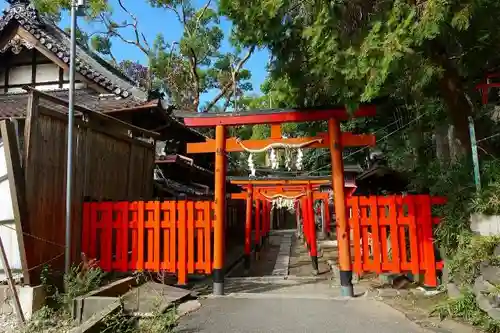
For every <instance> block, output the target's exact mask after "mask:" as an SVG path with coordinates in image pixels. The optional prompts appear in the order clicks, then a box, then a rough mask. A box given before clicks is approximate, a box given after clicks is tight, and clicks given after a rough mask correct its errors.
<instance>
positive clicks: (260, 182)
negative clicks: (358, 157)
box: [229, 175, 356, 271]
mask: <svg viewBox="0 0 500 333" xmlns="http://www.w3.org/2000/svg"><path fill="white" fill-rule="evenodd" d="M229 181H230V183H231V184H233V185H238V186H240V187H241V188H243V189H244V190H245V192H243V193H233V194H231V198H232V199H240V200H247V207H249V208H248V209H247V215H246V222H245V230H246V232H245V261H244V262H245V268H246V269H247V270H248V269H249V268H250V257H251V234H252V215H253V217H254V221H255V223H254V226H255V228H256V229H255V231H256V232H255V234H256V235H255V239H254V242H255V253H256V258H258V257H259V255H258V253H259V251H260V250H261V247H262V239H263V238H265V236H266V232H269V231H270V230H271V226H267V228H268V229H269V230H267V229H266V228H265V226H264V225H262V227H263V228H264V229H263V230H262V231H261V230H259V228H260V227H261V224H260V220H261V216H260V215H261V213H262V214H264V216H263V217H262V220H263V221H265V219H266V218H267V216H266V214H269V213H268V211H267V207H266V206H265V204H263V205H260V204H259V201H261V202H263V203H266V202H267V201H269V200H270V199H273V196H276V197H280V196H285V197H288V198H295V199H296V200H297V202H300V206H299V205H297V206H296V211H295V212H296V214H297V229H298V228H299V227H300V225H299V217H300V215H302V220H303V221H304V223H303V227H304V228H303V230H304V236H305V241H306V242H305V243H306V244H305V245H306V246H307V248H308V250H309V254H310V256H311V262H312V266H313V269H314V271H318V260H317V258H318V257H317V246H316V228H315V225H314V210H313V209H314V207H313V203H314V202H316V201H318V200H320V201H323V203H324V204H325V205H324V209H325V210H324V212H323V218H324V221H323V230H322V232H323V233H324V234H326V233H329V232H330V217H331V215H330V211H329V210H330V209H329V205H328V199H329V193H327V192H321V190H320V187H321V186H322V185H330V184H331V175H328V176H305V177H304V176H298V177H296V178H294V179H289V178H288V177H283V178H279V177H277V178H272V179H269V178H268V179H258V178H257V179H256V178H250V177H229ZM309 185H310V187H311V188H310V191H312V199H311V198H309V197H308V196H307V193H308V192H307V191H308V186H309ZM355 190H356V185H355V183H354V181H348V180H346V181H345V186H344V191H345V193H346V195H347V196H351V195H352V194H353V193H354V191H355ZM306 199H307V200H310V202H309V201H307V200H306ZM253 202H255V213H254V214H252V211H251V207H252V206H253ZM261 206H262V211H261V210H260V207H261ZM309 210H311V211H313V214H312V218H313V222H312V223H313V224H312V225H308V223H309V222H310V221H309V219H310V216H309V215H308V214H309ZM300 211H302V214H300ZM271 222H272V221H271ZM271 224H272V223H271Z"/></svg>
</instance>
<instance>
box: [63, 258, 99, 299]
mask: <svg viewBox="0 0 500 333" xmlns="http://www.w3.org/2000/svg"><path fill="white" fill-rule="evenodd" d="M103 279H104V272H103V271H102V270H101V269H100V268H99V267H89V268H84V267H82V266H81V265H80V266H73V267H71V271H70V272H69V274H65V275H64V290H65V292H64V293H63V294H61V295H60V300H61V303H62V304H64V305H66V306H68V307H70V306H72V304H73V300H74V299H75V298H77V297H79V296H83V295H85V294H87V293H89V292H91V291H93V290H96V289H98V288H99V287H101V286H102V284H103Z"/></svg>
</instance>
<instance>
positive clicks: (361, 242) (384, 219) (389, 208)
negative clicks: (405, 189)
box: [347, 195, 445, 286]
mask: <svg viewBox="0 0 500 333" xmlns="http://www.w3.org/2000/svg"><path fill="white" fill-rule="evenodd" d="M444 203H445V199H444V198H439V197H431V196H429V195H408V196H387V197H385V196H370V197H350V198H348V199H347V207H348V211H349V227H350V230H351V239H352V241H351V246H352V249H353V253H352V254H353V271H354V272H355V273H358V274H363V273H365V272H375V273H378V274H380V273H383V272H391V273H401V272H412V273H413V274H414V275H419V274H424V282H425V284H426V285H429V286H436V285H437V279H436V276H437V275H436V271H437V270H441V269H442V268H443V263H442V262H440V261H439V262H438V261H436V256H435V246H434V239H433V227H434V226H435V225H437V224H438V223H439V221H440V218H439V217H434V216H432V205H439V204H444Z"/></svg>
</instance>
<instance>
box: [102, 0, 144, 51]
mask: <svg viewBox="0 0 500 333" xmlns="http://www.w3.org/2000/svg"><path fill="white" fill-rule="evenodd" d="M118 4H119V6H120V8H121V9H122V10H123V11H124V12H125V13H127V15H128V16H130V18H131V19H132V22H133V23H125V24H121V25H117V24H114V23H112V22H111V20H110V19H109V18H108V17H106V15H104V14H101V15H100V17H101V21H102V23H103V24H104V25H105V26H106V29H107V30H108V33H107V34H108V35H110V36H113V37H118V38H119V39H120V40H121V41H122V42H124V43H126V44H130V45H134V46H136V47H137V48H138V49H139V50H141V51H142V52H143V53H144V54H145V55H147V56H149V55H150V51H151V48H150V46H149V43H148V42H147V40H146V36H145V35H144V34H143V33H141V32H140V31H139V20H138V19H137V17H136V16H135V15H134V14H132V12H130V11H129V10H128V9H127V8H126V7H125V5H124V4H123V0H118ZM123 28H132V29H133V32H134V35H135V40H130V39H126V38H125V37H123V35H122V34H121V33H120V32H118V30H119V29H123Z"/></svg>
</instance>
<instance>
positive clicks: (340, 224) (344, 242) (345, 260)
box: [328, 118, 354, 297]
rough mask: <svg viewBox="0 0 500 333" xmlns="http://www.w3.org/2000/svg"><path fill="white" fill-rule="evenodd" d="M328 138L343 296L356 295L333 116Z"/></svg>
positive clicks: (339, 147)
mask: <svg viewBox="0 0 500 333" xmlns="http://www.w3.org/2000/svg"><path fill="white" fill-rule="evenodd" d="M328 138H329V141H330V142H329V145H330V154H331V160H332V183H333V191H334V197H335V217H336V219H337V241H338V249H339V266H340V286H341V293H342V296H350V297H353V296H354V289H353V285H352V265H351V246H350V232H349V225H348V223H347V213H346V201H345V192H344V191H345V187H344V161H343V157H342V149H343V148H342V142H341V133H340V123H339V121H338V120H337V119H334V118H331V119H330V120H329V121H328Z"/></svg>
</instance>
